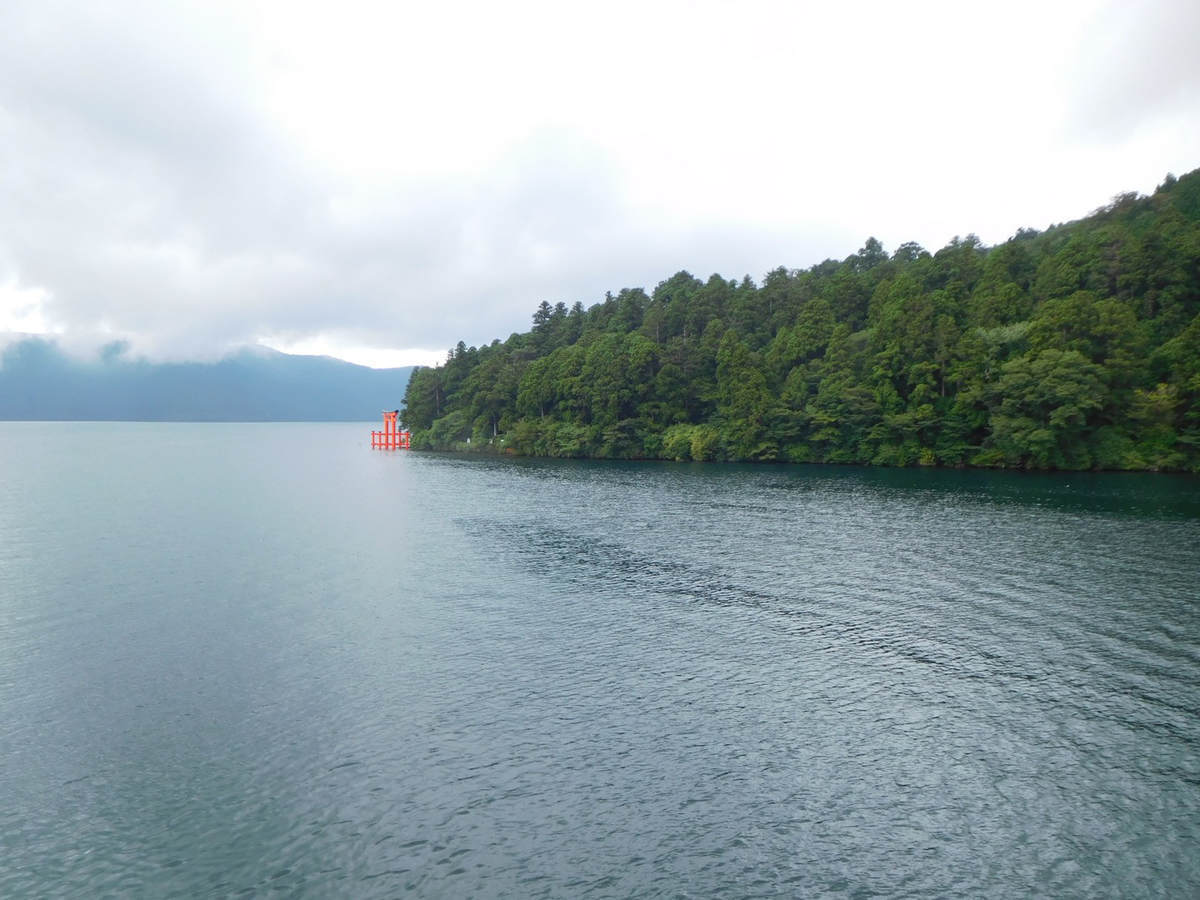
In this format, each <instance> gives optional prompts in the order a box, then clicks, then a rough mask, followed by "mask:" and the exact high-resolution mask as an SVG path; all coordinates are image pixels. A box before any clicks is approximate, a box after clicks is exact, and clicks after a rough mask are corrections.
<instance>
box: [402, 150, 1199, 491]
mask: <svg viewBox="0 0 1200 900" xmlns="http://www.w3.org/2000/svg"><path fill="white" fill-rule="evenodd" d="M402 415H403V421H404V422H405V423H406V425H407V427H409V428H410V429H412V431H413V445H414V447H417V448H427V449H457V450H475V451H484V452H512V453H519V454H529V455H538V456H566V457H610V458H653V459H675V460H689V459H695V460H756V461H768V460H770V461H774V460H778V461H791V462H838V463H870V464H878V465H894V466H906V465H942V466H963V465H970V466H1007V467H1023V468H1035V469H1149V470H1187V471H1200V170H1197V171H1195V172H1192V173H1190V174H1188V175H1186V176H1184V177H1182V178H1178V179H1176V178H1174V177H1170V176H1168V178H1167V179H1166V181H1165V182H1164V183H1163V184H1162V185H1161V186H1160V187H1159V188H1158V189H1157V190H1156V191H1155V193H1154V194H1153V196H1150V197H1142V196H1138V195H1135V194H1125V195H1121V196H1118V197H1116V198H1115V199H1114V200H1113V201H1112V202H1111V203H1110V204H1109V205H1107V206H1105V207H1103V208H1102V209H1099V210H1097V211H1096V212H1095V213H1093V214H1092V215H1091V216H1089V217H1087V218H1085V219H1082V220H1080V221H1077V222H1071V223H1069V224H1065V225H1057V226H1054V227H1051V228H1049V229H1047V230H1046V231H1043V232H1037V231H1033V230H1022V231H1020V232H1018V233H1017V234H1016V235H1015V236H1013V237H1012V238H1011V239H1010V240H1008V241H1006V242H1005V243H1003V244H1000V245H998V246H995V247H985V246H983V245H982V244H981V243H980V241H979V240H978V239H977V238H976V237H974V236H972V235H969V236H968V237H966V238H965V239H957V238H956V239H955V240H953V241H951V242H950V243H949V244H948V245H947V246H945V247H943V248H942V249H940V250H938V251H937V252H936V253H930V252H928V251H926V250H925V249H923V248H922V247H920V246H918V245H916V244H913V243H908V244H904V245H902V246H900V247H898V248H897V249H896V250H895V251H894V252H892V253H891V254H889V253H887V252H885V249H884V248H883V247H882V246H881V245H880V243H879V242H878V241H876V240H875V239H873V238H872V239H870V240H868V241H867V242H866V245H865V246H864V247H863V248H862V249H861V250H859V251H858V252H857V253H855V254H853V255H851V256H848V257H847V258H846V259H844V260H842V261H841V262H837V261H835V260H827V261H825V262H823V263H820V264H818V265H815V266H813V267H812V268H809V269H805V270H795V269H786V268H778V269H775V270H774V271H772V272H768V273H767V274H766V276H765V277H764V278H763V280H762V283H761V284H755V282H754V281H752V280H751V279H750V278H749V277H746V278H743V279H742V280H741V281H730V280H726V279H725V278H722V277H720V276H719V275H713V276H711V277H709V278H708V280H707V281H702V280H700V279H698V278H695V277H693V276H692V275H690V274H689V273H687V272H679V273H677V274H675V275H672V276H671V277H670V278H667V279H666V280H665V281H662V282H660V283H659V284H658V285H657V286H656V287H655V288H654V290H653V292H652V293H649V294H647V293H646V292H645V291H644V290H643V289H641V288H626V289H624V290H622V291H620V292H619V293H618V294H616V295H613V294H611V293H610V294H608V295H607V296H606V297H605V299H604V301H603V302H601V303H597V304H596V305H594V306H591V307H590V308H587V309H585V308H584V307H583V305H582V304H581V303H578V302H576V303H575V304H574V306H572V307H570V308H568V307H567V306H566V305H565V304H564V303H557V304H555V305H551V304H550V303H548V302H545V301H543V302H542V303H541V305H540V306H538V308H537V311H536V312H534V314H533V328H532V329H531V330H530V331H528V332H526V333H524V334H513V335H512V336H511V337H509V338H508V340H506V341H503V342H501V341H499V340H495V341H493V342H492V343H491V344H490V345H487V346H483V347H478V348H477V347H467V346H465V345H464V344H462V343H461V342H460V343H459V344H458V346H457V347H456V348H454V349H453V350H451V351H450V353H449V355H448V357H447V360H446V362H445V364H443V365H441V366H437V367H435V368H421V369H418V370H417V371H416V372H414V374H413V376H412V379H411V381H410V382H409V385H408V389H407V392H406V394H405V400H404V410H403V413H402Z"/></svg>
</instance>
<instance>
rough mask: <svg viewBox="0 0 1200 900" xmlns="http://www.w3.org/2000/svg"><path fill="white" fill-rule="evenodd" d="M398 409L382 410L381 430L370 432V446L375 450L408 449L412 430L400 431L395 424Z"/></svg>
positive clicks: (398, 414) (398, 412) (398, 413)
mask: <svg viewBox="0 0 1200 900" xmlns="http://www.w3.org/2000/svg"><path fill="white" fill-rule="evenodd" d="M399 416H400V410H398V409H393V410H384V411H383V431H372V432H371V448H372V449H377V450H408V449H409V447H410V445H411V443H412V432H411V431H401V430H400V426H399V425H398V424H396V419H397V418H399Z"/></svg>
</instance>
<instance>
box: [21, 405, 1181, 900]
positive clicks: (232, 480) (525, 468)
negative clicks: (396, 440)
mask: <svg viewBox="0 0 1200 900" xmlns="http://www.w3.org/2000/svg"><path fill="white" fill-rule="evenodd" d="M371 427H372V426H371V425H370V424H364V425H361V426H359V425H350V426H347V425H290V424H289V425H180V424H172V425H158V424H156V425H143V424H107V423H106V424H35V423H30V424H27V423H0V896H3V897H54V896H74V897H92V896H116V895H124V896H147V897H171V896H177V897H194V896H209V895H211V896H228V895H236V894H248V895H256V896H271V895H281V896H303V897H392V896H397V895H401V894H405V893H412V894H415V895H420V896H445V897H467V896H477V897H490V896H510V897H573V896H589V897H629V896H671V897H674V896H687V897H721V898H725V897H740V896H796V895H831V896H839V895H840V896H850V897H868V896H920V897H927V896H943V897H944V896H961V897H980V896H989V897H1026V896H1030V895H1042V896H1058V897H1064V896H1079V897H1083V896H1121V897H1138V896H1145V897H1160V896H1179V897H1182V896H1195V895H1196V894H1197V893H1200V850H1198V848H1200V481H1198V480H1196V479H1190V478H1178V477H1168V476H1150V475H1128V476H1127V475H1078V474H1072V475H1066V476H1048V475H1040V476H1031V475H1021V474H1013V473H989V472H938V471H892V470H868V469H855V468H825V467H794V468H782V467H780V468H773V467H719V466H711V467H700V466H686V465H669V464H600V463H565V462H538V461H523V460H479V459H459V458H449V457H435V456H427V455H419V454H405V453H386V452H378V451H376V452H372V451H371V450H370V449H368V447H367V444H368V440H369V431H370V428H371Z"/></svg>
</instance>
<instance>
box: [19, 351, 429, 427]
mask: <svg viewBox="0 0 1200 900" xmlns="http://www.w3.org/2000/svg"><path fill="white" fill-rule="evenodd" d="M412 371H413V367H411V366H408V367H404V368H397V369H370V368H367V367H366V366H357V365H354V364H353V363H348V362H343V361H342V360H338V359H332V358H330V357H327V356H292V355H289V354H286V353H279V352H277V351H275V350H268V349H266V348H254V349H247V350H243V351H241V352H239V353H236V354H234V355H232V356H229V357H226V358H225V359H222V360H220V361H218V362H212V363H198V362H192V363H187V362H185V363H153V362H147V361H145V360H141V359H132V358H130V357H129V356H128V355H127V354H126V352H125V347H124V346H123V345H121V344H112V345H110V346H108V347H106V348H104V350H102V351H101V353H100V354H99V356H98V357H97V358H95V359H93V360H89V361H82V360H79V359H76V358H74V357H72V356H70V355H68V354H66V353H64V352H63V351H62V350H61V349H60V348H59V347H58V345H57V344H55V343H53V342H52V341H49V340H46V339H43V338H37V337H26V338H23V339H20V340H17V341H15V342H13V343H10V344H9V345H8V346H7V347H4V348H3V349H0V419H29V420H61V419H79V420H85V421H87V420H93V421H94V420H131V421H151V422H167V421H179V422H276V421H283V422H287V421H292V422H294V421H309V422H314V421H315V422H325V421H333V422H338V421H367V420H373V419H375V418H376V417H377V416H378V415H379V411H380V410H381V409H394V408H396V407H398V406H400V403H401V400H402V398H403V397H404V391H405V388H406V386H407V385H408V379H409V376H410V375H411V374H412Z"/></svg>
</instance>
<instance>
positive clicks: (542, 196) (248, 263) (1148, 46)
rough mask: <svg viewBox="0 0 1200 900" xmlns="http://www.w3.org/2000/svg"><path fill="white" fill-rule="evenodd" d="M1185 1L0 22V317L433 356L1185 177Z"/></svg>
mask: <svg viewBox="0 0 1200 900" xmlns="http://www.w3.org/2000/svg"><path fill="white" fill-rule="evenodd" d="M1197 46H1200V3H1198V2H1196V0H1174V2H1172V0H1151V2H1143V3H1136V4H1134V3H1128V2H1120V3H1101V2H1063V3H1058V2H1046V0H1036V2H1024V0H1009V2H1005V3H993V4H983V3H963V2H961V0H954V2H946V3H922V2H905V3H896V2H886V3H869V2H857V3H840V2H836V3H835V2H827V3H801V2H762V3H755V2H746V0H741V2H730V3H724V2H709V3H685V2H662V3H655V2H652V0H641V2H637V3H621V2H612V0H606V2H603V3H588V4H580V3H570V2H563V0H557V2H549V3H526V2H519V0H508V2H504V3H496V2H486V3H450V2H446V3H428V2H424V3H420V4H405V3H396V2H393V3H378V4H377V3H362V2H357V0H339V2H336V3H329V2H325V3H320V4H313V5H311V6H310V5H306V4H304V3H302V2H297V0H287V2H259V3H251V2H246V0H237V2H230V3H225V2H220V0H204V2H200V3H195V4H191V3H186V4H185V3H165V2H145V3H133V2H106V3H94V2H61V3H60V2H53V0H36V2H30V3H25V2H20V0H17V2H14V0H5V2H4V3H3V4H0V332H6V331H8V332H14V331H20V332H50V333H56V334H59V335H60V340H61V341H62V342H63V343H65V344H69V345H72V346H79V347H85V346H88V345H92V344H96V343H98V342H100V341H111V340H113V339H115V338H121V339H124V340H127V341H129V343H130V345H131V347H132V348H133V352H135V353H139V354H145V355H149V356H151V357H152V358H164V357H167V358H212V357H215V356H219V355H221V354H222V353H224V352H227V351H228V350H230V349H231V348H234V347H237V346H240V345H246V344H255V343H263V344H267V345H269V346H273V347H277V348H280V349H285V350H291V351H296V352H318V353H328V354H330V355H334V356H340V357H343V358H346V359H350V360H352V361H357V362H363V363H365V364H368V365H406V364H412V363H429V362H433V361H436V360H439V359H441V358H444V356H445V352H446V348H448V347H450V346H452V345H454V344H455V343H457V342H458V341H459V340H460V339H461V340H464V341H466V342H467V343H468V344H481V343H486V342H489V341H490V340H491V339H492V338H495V337H499V338H505V337H507V336H508V335H509V334H510V333H512V332H513V331H524V330H526V329H527V328H528V326H529V322H530V314H531V313H532V311H533V309H534V308H535V307H536V305H537V304H538V302H539V301H541V300H549V301H550V302H552V303H553V302H556V301H559V300H562V301H564V302H566V303H568V304H570V303H573V302H574V301H576V300H581V301H583V303H584V304H585V305H590V304H591V303H595V302H597V301H599V300H601V299H603V296H604V292H605V291H606V290H612V291H614V292H615V291H617V290H619V289H620V288H622V287H626V286H644V287H646V288H647V289H648V290H649V289H652V288H653V287H654V285H655V284H656V283H657V282H658V281H660V280H662V279H664V278H667V277H668V276H670V275H671V274H673V273H674V272H676V271H678V270H679V269H687V270H689V271H690V272H692V273H693V274H695V275H697V276H700V277H707V276H708V275H709V274H711V273H712V272H719V273H721V274H722V275H725V276H727V277H737V278H740V277H741V276H742V275H746V274H749V275H750V276H752V277H754V278H755V279H759V278H760V277H761V276H762V275H763V274H764V273H765V272H767V271H769V270H770V269H772V268H775V267H776V266H779V265H784V266H788V267H791V268H803V267H807V266H810V265H812V264H814V263H817V262H820V261H821V260H823V259H825V258H828V257H834V258H839V259H840V258H843V257H845V256H847V255H849V254H850V253H853V252H854V251H855V250H857V249H858V248H859V247H860V246H862V244H863V242H864V241H865V239H866V238H867V237H869V236H871V235H874V236H876V237H878V238H879V239H880V240H882V241H883V242H884V245H885V247H886V248H887V249H888V250H889V251H890V250H893V249H895V247H896V246H897V245H899V244H900V243H903V242H904V241H908V240H915V241H918V242H920V243H921V244H923V245H924V246H925V247H927V248H929V249H931V250H935V249H937V248H939V247H941V246H942V245H943V244H945V243H946V242H947V241H948V240H949V239H950V238H952V237H953V236H954V235H965V234H967V233H969V232H974V233H976V234H978V235H979V236H980V237H981V238H982V239H983V241H984V242H985V243H988V244H994V243H998V242H1001V241H1003V240H1005V239H1007V238H1008V237H1009V236H1011V235H1012V233H1013V232H1015V231H1016V230H1017V229H1018V228H1019V227H1022V226H1029V227H1035V228H1045V227H1046V226H1047V225H1050V224H1053V223H1056V222H1061V221H1067V220H1070V219H1074V218H1078V217H1080V216H1083V215H1086V214H1087V213H1088V212H1089V211H1091V210H1092V209H1094V208H1096V207H1098V206H1100V205H1102V204H1103V203H1105V202H1106V201H1107V200H1108V199H1109V198H1110V197H1111V196H1112V195H1114V194H1116V193H1119V192H1122V191H1130V190H1133V191H1138V192H1141V193H1148V192H1150V191H1152V190H1153V189H1154V188H1155V186H1156V185H1157V184H1159V183H1160V182H1161V181H1162V179H1163V177H1164V176H1165V175H1166V174H1167V173H1168V172H1174V173H1175V174H1177V175H1179V174H1183V173H1184V172H1187V171H1190V170H1191V169H1194V168H1197V167H1200V52H1197V50H1196V47H1197Z"/></svg>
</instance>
